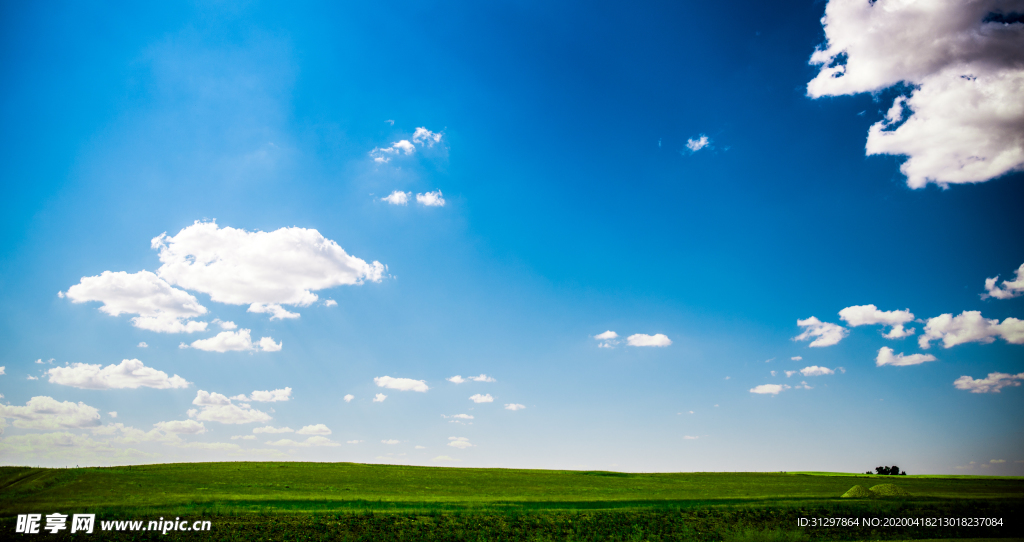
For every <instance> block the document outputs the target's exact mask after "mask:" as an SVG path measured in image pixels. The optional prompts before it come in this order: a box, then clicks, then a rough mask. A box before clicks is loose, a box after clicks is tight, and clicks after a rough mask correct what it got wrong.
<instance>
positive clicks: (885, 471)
mask: <svg viewBox="0 0 1024 542" xmlns="http://www.w3.org/2000/svg"><path fill="white" fill-rule="evenodd" d="M875 474H889V467H875Z"/></svg>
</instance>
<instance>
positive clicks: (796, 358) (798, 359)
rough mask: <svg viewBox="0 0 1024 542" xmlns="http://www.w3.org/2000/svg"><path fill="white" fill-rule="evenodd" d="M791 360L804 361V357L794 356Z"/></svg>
mask: <svg viewBox="0 0 1024 542" xmlns="http://www.w3.org/2000/svg"><path fill="white" fill-rule="evenodd" d="M789 359H791V360H793V361H803V360H804V358H803V356H793V357H791V358H789Z"/></svg>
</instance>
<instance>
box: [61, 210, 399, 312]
mask: <svg viewBox="0 0 1024 542" xmlns="http://www.w3.org/2000/svg"><path fill="white" fill-rule="evenodd" d="M152 246H153V248H154V249H158V250H159V257H160V262H161V263H162V264H163V265H161V266H160V268H159V269H158V270H157V274H158V275H159V276H160V278H162V279H164V280H166V281H167V282H168V283H170V284H173V285H176V286H180V287H182V288H185V289H187V290H195V291H198V292H203V293H206V294H209V295H210V299H212V300H213V301H216V302H218V303H227V304H230V305H250V310H251V311H253V312H269V313H271V314H273V315H274V317H277V318H281V317H287V316H286V315H285V314H284V313H287V314H294V313H288V312H287V311H284V310H283V309H281V308H280V305H294V306H300V307H304V306H308V305H310V304H311V303H314V302H315V301H316V300H317V299H318V298H317V295H316V294H315V293H313V292H314V291H316V290H323V289H327V288H333V287H335V286H342V285H354V284H362V283H363V282H364V281H367V280H369V281H372V282H380V280H381V278H382V277H383V273H384V265H383V264H381V263H380V262H373V263H372V264H370V263H366V261H364V260H362V259H359V258H356V257H355V256H351V255H349V254H348V253H346V252H345V251H344V250H343V249H342V248H341V247H340V246H338V244H337V243H335V242H334V241H332V240H330V239H327V238H325V237H324V236H323V235H321V234H320V232H319V231H317V230H315V229H307V228H298V227H292V228H280V229H278V230H274V231H272V232H263V231H254V232H249V231H245V230H242V229H236V228H230V227H225V228H219V227H218V226H217V224H216V223H215V222H199V221H196V222H195V223H194V224H192V225H191V226H188V227H187V228H184V229H182V230H181V231H180V232H178V234H177V235H175V236H173V237H170V236H168V235H167V234H166V233H164V234H161V235H160V236H158V237H156V238H154V239H153V241H152ZM69 293H70V290H69ZM279 309H280V310H279ZM281 311H283V312H281Z"/></svg>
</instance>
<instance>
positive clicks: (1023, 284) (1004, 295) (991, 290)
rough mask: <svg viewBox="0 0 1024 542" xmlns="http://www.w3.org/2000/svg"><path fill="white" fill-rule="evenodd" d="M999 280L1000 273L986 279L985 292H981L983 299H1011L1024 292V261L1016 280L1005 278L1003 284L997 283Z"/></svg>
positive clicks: (1018, 270) (1018, 269)
mask: <svg viewBox="0 0 1024 542" xmlns="http://www.w3.org/2000/svg"><path fill="white" fill-rule="evenodd" d="M998 281H999V276H998V275H996V276H995V277H992V278H990V279H985V293H983V294H981V298H982V299H988V298H990V297H992V298H995V299H1010V298H1013V297H1017V296H1019V295H1021V294H1024V263H1022V264H1020V267H1018V268H1017V277H1016V278H1015V279H1014V280H1010V281H1007V280H1004V281H1003V283H1002V284H1000V285H996V282H998Z"/></svg>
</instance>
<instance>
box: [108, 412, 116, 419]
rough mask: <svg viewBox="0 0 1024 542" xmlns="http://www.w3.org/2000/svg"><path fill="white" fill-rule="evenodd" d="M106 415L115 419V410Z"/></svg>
mask: <svg viewBox="0 0 1024 542" xmlns="http://www.w3.org/2000/svg"><path fill="white" fill-rule="evenodd" d="M107 415H108V416H110V417H111V418H116V417H117V411H116V410H112V411H110V412H107Z"/></svg>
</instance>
